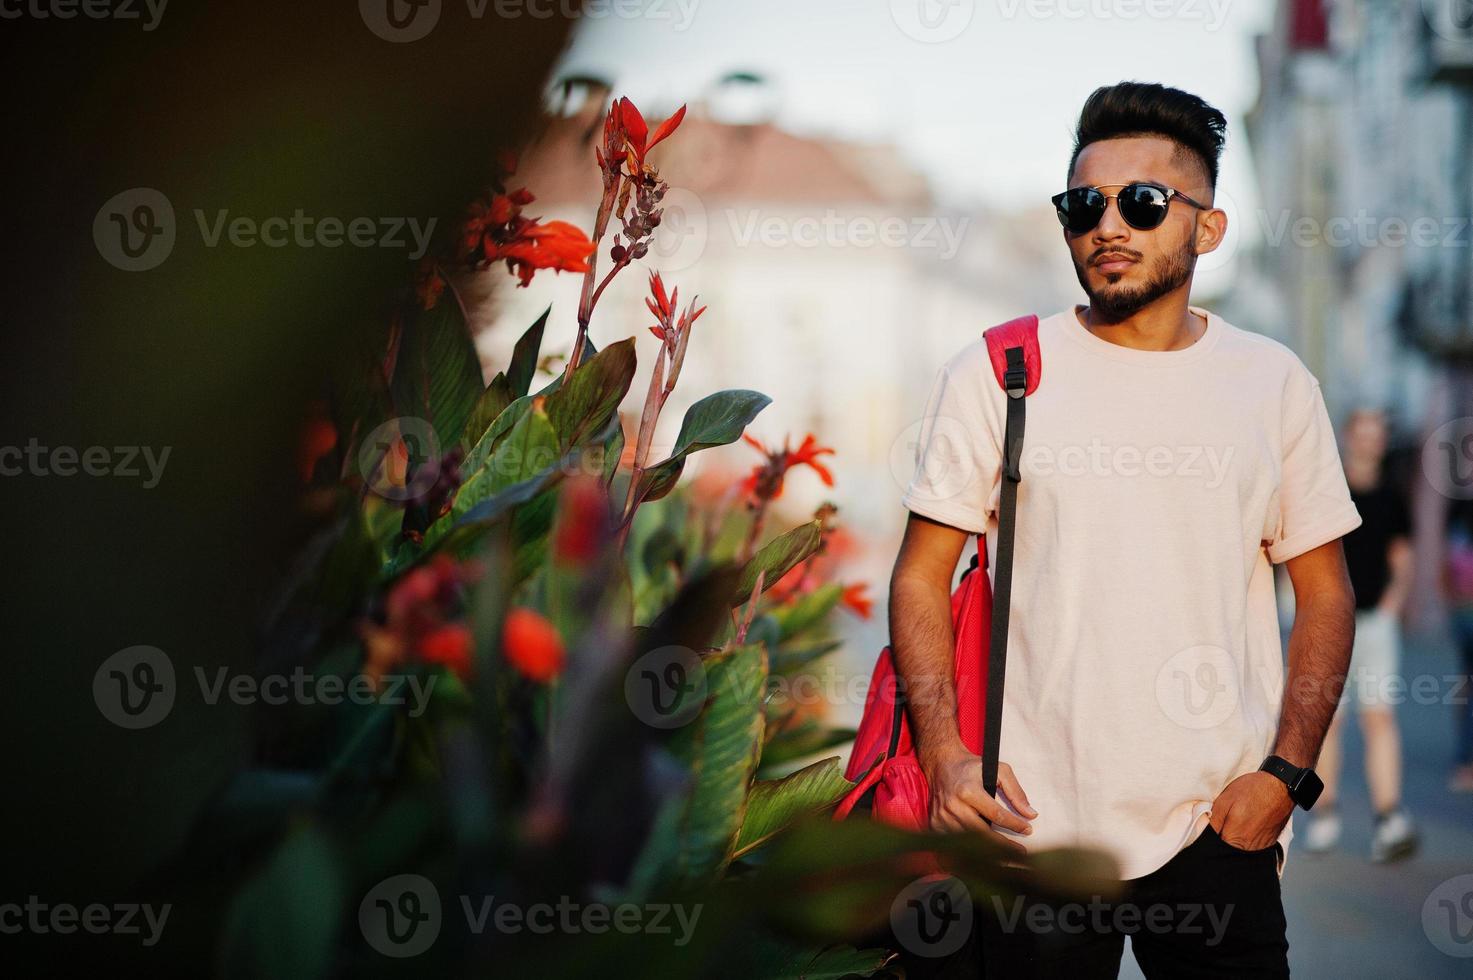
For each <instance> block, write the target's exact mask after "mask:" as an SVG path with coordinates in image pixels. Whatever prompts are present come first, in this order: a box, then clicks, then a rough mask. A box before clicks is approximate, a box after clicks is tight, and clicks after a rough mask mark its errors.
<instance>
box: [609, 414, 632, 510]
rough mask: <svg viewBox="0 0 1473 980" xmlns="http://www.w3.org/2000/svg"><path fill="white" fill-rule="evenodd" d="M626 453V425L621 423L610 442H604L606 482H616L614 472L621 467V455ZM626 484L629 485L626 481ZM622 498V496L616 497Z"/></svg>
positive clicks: (617, 498) (610, 437)
mask: <svg viewBox="0 0 1473 980" xmlns="http://www.w3.org/2000/svg"><path fill="white" fill-rule="evenodd" d="M623 455H624V426H622V425H620V426H618V427H617V428H615V429H614V434H613V435H611V436H609V440H608V442H606V443H604V483H608V484H612V483H613V482H614V473H615V472H617V471H618V469H619V457H621V456H623ZM625 486H628V484H627V483H626V484H625ZM615 499H616V500H622V499H623V498H622V497H616V498H615Z"/></svg>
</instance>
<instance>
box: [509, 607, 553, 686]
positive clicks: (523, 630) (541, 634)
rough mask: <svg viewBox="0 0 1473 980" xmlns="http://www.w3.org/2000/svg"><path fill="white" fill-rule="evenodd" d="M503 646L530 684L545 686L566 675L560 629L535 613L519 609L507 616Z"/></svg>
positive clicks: (510, 659)
mask: <svg viewBox="0 0 1473 980" xmlns="http://www.w3.org/2000/svg"><path fill="white" fill-rule="evenodd" d="M501 645H502V650H503V652H504V653H505V655H506V660H507V662H508V663H510V664H511V665H512V666H513V667H515V668H516V669H517V671H518V672H519V673H520V674H521V675H522V676H523V677H526V678H528V679H529V680H533V681H536V682H537V683H539V684H545V683H547V682H548V681H550V680H552V679H553V678H554V677H556V676H557V675H558V674H560V673H562V670H563V659H564V653H563V641H562V638H561V637H560V636H558V633H557V628H556V627H554V626H553V625H552V623H550V622H548V620H547V618H546V617H544V616H543V615H541V614H540V613H538V612H536V611H534V610H531V609H527V608H523V607H519V608H516V609H513V610H511V611H510V612H508V613H507V614H506V623H505V624H504V625H503V627H502V634H501Z"/></svg>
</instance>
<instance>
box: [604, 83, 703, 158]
mask: <svg viewBox="0 0 1473 980" xmlns="http://www.w3.org/2000/svg"><path fill="white" fill-rule="evenodd" d="M684 118H685V106H684V105H682V106H681V107H680V108H679V109H676V110H675V112H674V113H672V114H671V116H670V118H669V119H666V120H665V121H664V122H662V123H660V125H658V126H656V127H655V131H654V133H653V134H651V133H650V131H649V124H648V123H646V122H645V120H644V115H643V114H641V113H640V111H639V109H637V108H636V107H635V105H634V103H633V102H631V101H630V100H629V99H628V98H627V97H623V96H621V97H620V98H618V99H615V100H614V102H613V104H612V105H610V106H609V114H608V116H606V117H605V118H604V141H603V146H602V147H601V148H599V149H596V150H595V151H594V152H595V154H596V155H597V156H598V163H599V166H600V167H603V168H604V169H606V170H609V169H617V168H618V166H619V164H620V163H623V162H624V161H625V160H628V162H629V173H630V176H636V175H638V174H639V173H640V172H641V171H643V170H644V158H645V154H647V153H648V152H649V151H650V150H652V149H654V147H655V144H657V143H659V142H660V141H661V140H663V139H665V138H666V137H668V136H669V135H670V134H671V133H673V132H675V129H676V127H678V126H679V125H680V121H681V120H682V119H684Z"/></svg>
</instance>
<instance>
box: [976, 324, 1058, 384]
mask: <svg viewBox="0 0 1473 980" xmlns="http://www.w3.org/2000/svg"><path fill="white" fill-rule="evenodd" d="M982 336H983V337H985V338H987V354H988V356H989V357H991V358H992V373H993V374H995V375H996V376H997V383H998V385H999V386H1000V387H1001V388H1003V389H1004V390H1006V389H1007V383H1006V381H1005V380H1004V379H1005V376H1006V374H1007V369H1008V360H1007V353H1006V352H1007V349H1008V348H1009V347H1021V348H1023V364H1024V367H1025V368H1026V370H1027V386H1026V387H1025V389H1024V391H1023V394H1025V395H1031V394H1033V389H1035V388H1037V387H1038V379H1039V378H1040V377H1041V376H1042V375H1043V355H1042V354H1040V353H1039V350H1038V317H1037V316H1035V315H1034V314H1032V313H1030V314H1028V315H1027V316H1020V317H1018V318H1017V319H1016V320H1009V321H1008V322H1007V323H999V324H998V325H997V326H995V327H988V328H987V330H986V331H984V332H983V334H982Z"/></svg>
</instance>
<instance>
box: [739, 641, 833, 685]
mask: <svg viewBox="0 0 1473 980" xmlns="http://www.w3.org/2000/svg"><path fill="white" fill-rule="evenodd" d="M747 635H748V636H751V635H752V634H751V631H750V630H748V631H747ZM843 645H844V641H843V640H827V641H825V642H823V643H814V644H811V645H809V646H801V647H798V646H790V647H779V648H778V649H777V650H775V651H773V654H772V672H773V673H774V674H784V675H787V674H791V673H793V672H794V671H795V670H799V669H801V668H803V667H807V666H808V665H809V664H811V663H813V662H814V661H815V660H821V659H822V658H824V657H826V656H828V655H829V654H831V653H833V652H834V651H835V650H837V649H839V647H841V646H843Z"/></svg>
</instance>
